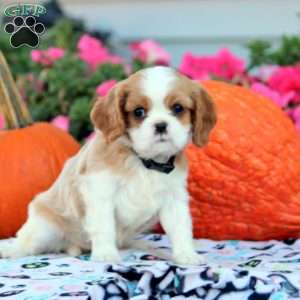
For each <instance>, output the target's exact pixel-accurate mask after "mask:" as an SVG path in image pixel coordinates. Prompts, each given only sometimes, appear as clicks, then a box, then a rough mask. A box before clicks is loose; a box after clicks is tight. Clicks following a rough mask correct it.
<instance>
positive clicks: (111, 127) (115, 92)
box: [90, 83, 126, 143]
mask: <svg viewBox="0 0 300 300" xmlns="http://www.w3.org/2000/svg"><path fill="white" fill-rule="evenodd" d="M125 101H126V91H125V88H124V84H123V83H118V84H117V85H116V86H115V87H113V88H112V89H111V90H110V92H109V93H108V95H107V96H105V97H100V98H99V99H97V101H96V102H95V104H94V106H93V108H92V111H91V114H90V117H91V120H92V123H93V124H94V126H95V127H96V128H97V129H99V130H100V131H101V132H102V134H103V135H104V137H105V139H106V142H107V143H111V142H112V141H114V140H116V139H117V138H118V137H120V136H122V135H123V134H124V133H125V130H126V124H125V116H124V112H123V108H124V105H125Z"/></svg>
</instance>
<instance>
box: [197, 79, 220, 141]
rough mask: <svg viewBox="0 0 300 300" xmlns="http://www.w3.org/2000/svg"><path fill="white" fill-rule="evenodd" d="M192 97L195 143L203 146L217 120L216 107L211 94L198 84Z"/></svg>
mask: <svg viewBox="0 0 300 300" xmlns="http://www.w3.org/2000/svg"><path fill="white" fill-rule="evenodd" d="M192 99H193V101H194V110H193V115H192V123H193V124H192V125H193V143H194V144H195V145H197V146H199V147H202V146H205V145H206V144H207V142H208V138H209V133H210V131H211V130H212V129H213V127H214V126H215V124H216V122H217V116H216V108H215V105H214V102H213V100H212V98H211V97H210V95H209V94H208V93H207V92H206V90H204V89H203V88H202V87H200V86H198V84H197V86H196V87H195V88H194V90H193V92H192Z"/></svg>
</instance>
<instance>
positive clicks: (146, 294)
mask: <svg viewBox="0 0 300 300" xmlns="http://www.w3.org/2000/svg"><path fill="white" fill-rule="evenodd" d="M142 238H143V239H145V240H148V241H149V242H150V243H151V244H152V245H153V247H154V248H160V249H164V250H165V251H170V244H169V241H168V239H167V237H166V236H164V235H158V234H149V235H145V236H143V237H142ZM196 245H197V249H198V252H199V253H200V254H202V255H203V256H204V257H205V263H203V264H201V265H199V266H190V267H186V266H180V265H176V264H174V263H173V262H172V261H166V260H163V259H159V258H158V257H154V256H153V255H151V254H149V253H145V252H142V251H138V250H134V249H132V250H128V251H124V252H122V258H123V259H122V262H121V263H118V264H107V263H100V262H93V261H90V256H89V255H81V256H78V257H70V256H66V255H64V254H59V255H54V254H49V255H40V256H35V257H25V258H20V259H0V299H1V298H4V299H8V300H10V299H17V300H22V299H24V300H44V299H49V300H71V299H72V300H88V299H89V300H101V299H110V300H121V299H132V300H144V299H153V300H154V299H162V300H169V299H174V300H175V299H177V300H180V299H205V300H239V299H240V300H246V299H249V300H267V299H270V300H288V299H300V240H296V239H289V240H286V241H267V242H246V241H211V240H205V239H201V240H197V241H196Z"/></svg>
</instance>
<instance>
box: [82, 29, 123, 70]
mask: <svg viewBox="0 0 300 300" xmlns="http://www.w3.org/2000/svg"><path fill="white" fill-rule="evenodd" d="M77 49H78V55H79V57H80V59H81V60H83V61H84V62H86V63H87V64H88V65H89V66H90V67H91V68H92V69H96V68H97V67H98V66H99V65H101V64H103V63H112V64H122V63H123V59H122V58H121V57H119V56H117V55H112V54H110V53H109V51H108V49H107V48H106V47H104V46H103V44H102V43H101V41H99V40H98V39H96V38H93V37H91V36H90V35H88V34H84V35H83V36H82V37H81V38H80V39H79V41H78V44H77Z"/></svg>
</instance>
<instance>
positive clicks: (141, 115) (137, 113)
mask: <svg viewBox="0 0 300 300" xmlns="http://www.w3.org/2000/svg"><path fill="white" fill-rule="evenodd" d="M133 114H134V116H135V117H136V118H138V119H141V118H144V117H145V115H146V111H145V109H144V108H143V107H138V108H136V109H135V110H134V111H133Z"/></svg>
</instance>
